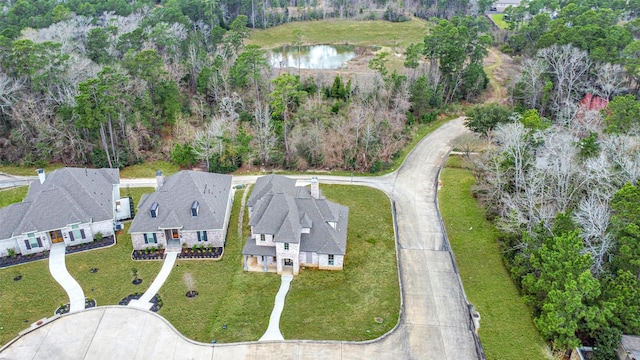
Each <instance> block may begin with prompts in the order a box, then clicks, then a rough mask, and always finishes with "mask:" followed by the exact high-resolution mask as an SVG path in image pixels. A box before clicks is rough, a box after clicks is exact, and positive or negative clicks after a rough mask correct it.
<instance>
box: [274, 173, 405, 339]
mask: <svg viewBox="0 0 640 360" xmlns="http://www.w3.org/2000/svg"><path fill="white" fill-rule="evenodd" d="M322 190H323V193H324V195H325V196H326V197H327V198H329V199H333V200H334V201H336V202H339V203H341V204H343V205H346V206H348V207H349V229H348V237H347V238H348V243H347V256H346V258H345V269H344V271H336V272H326V271H317V270H316V271H314V270H308V269H307V270H302V271H301V272H300V275H298V276H297V277H296V278H295V280H294V281H293V282H292V283H291V289H290V290H289V294H288V295H287V303H286V305H285V307H284V311H283V313H282V320H281V321H280V329H281V330H282V333H283V335H284V337H285V339H316V340H320V339H323V340H339V339H350V340H367V339H373V338H377V337H379V336H381V335H382V334H384V333H386V332H387V331H389V330H391V328H393V327H394V326H395V324H396V323H397V322H398V315H399V311H400V288H399V285H398V271H397V264H396V251H395V241H394V233H393V220H392V217H391V211H390V204H389V199H388V198H387V197H386V195H384V194H383V193H382V192H380V191H378V190H373V189H369V188H366V187H352V186H344V185H342V186H340V185H322ZM376 317H379V318H381V319H382V322H381V323H377V322H376V321H375V318H376Z"/></svg>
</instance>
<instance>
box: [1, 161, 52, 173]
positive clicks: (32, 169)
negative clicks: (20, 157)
mask: <svg viewBox="0 0 640 360" xmlns="http://www.w3.org/2000/svg"><path fill="white" fill-rule="evenodd" d="M61 167H64V164H60V163H55V164H48V165H45V166H35V165H33V166H17V165H0V173H5V174H11V175H20V176H37V175H38V173H37V171H38V169H39V168H43V169H44V172H45V173H49V172H52V171H53V170H55V169H59V168H61Z"/></svg>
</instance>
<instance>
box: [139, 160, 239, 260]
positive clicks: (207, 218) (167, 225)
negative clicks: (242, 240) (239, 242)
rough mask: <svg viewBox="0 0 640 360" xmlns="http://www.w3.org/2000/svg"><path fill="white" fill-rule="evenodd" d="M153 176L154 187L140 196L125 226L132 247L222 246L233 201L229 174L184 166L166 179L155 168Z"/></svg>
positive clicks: (173, 248) (169, 249)
mask: <svg viewBox="0 0 640 360" xmlns="http://www.w3.org/2000/svg"><path fill="white" fill-rule="evenodd" d="M156 178H157V182H158V185H157V186H158V187H157V190H156V191H155V192H153V193H151V194H145V195H143V196H142V198H141V199H140V203H139V204H138V213H137V214H136V217H135V218H134V219H133V223H132V224H131V227H130V228H129V233H130V234H131V241H132V242H133V248H134V249H135V250H143V249H146V248H151V247H160V246H163V247H165V248H166V249H167V250H168V251H171V250H175V251H179V249H180V248H181V247H182V246H187V247H193V246H194V245H203V246H205V247H213V248H220V249H219V250H222V248H223V247H224V244H225V238H226V234H227V225H228V224H229V217H230V216H231V206H232V205H233V195H234V189H233V188H232V187H231V175H221V174H213V173H206V172H198V171H188V170H184V171H180V172H179V173H177V174H174V175H171V176H169V177H167V178H166V180H165V179H164V177H163V176H162V173H161V172H158V173H157V176H156Z"/></svg>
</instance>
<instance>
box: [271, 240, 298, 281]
mask: <svg viewBox="0 0 640 360" xmlns="http://www.w3.org/2000/svg"><path fill="white" fill-rule="evenodd" d="M276 257H277V258H278V274H281V273H282V268H283V266H284V259H291V260H292V261H293V273H294V275H297V274H298V271H299V270H300V244H295V243H289V250H285V249H284V243H276Z"/></svg>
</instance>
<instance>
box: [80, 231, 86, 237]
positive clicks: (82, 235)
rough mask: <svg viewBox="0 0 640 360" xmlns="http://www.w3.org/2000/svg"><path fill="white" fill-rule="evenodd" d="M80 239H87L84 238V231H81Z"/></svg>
mask: <svg viewBox="0 0 640 360" xmlns="http://www.w3.org/2000/svg"><path fill="white" fill-rule="evenodd" d="M80 237H82V238H83V239H84V238H86V237H85V236H84V229H80Z"/></svg>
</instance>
